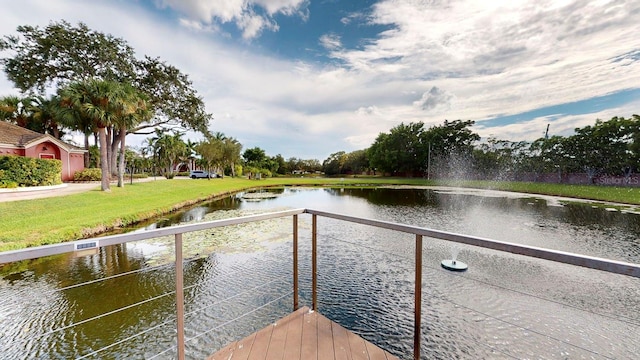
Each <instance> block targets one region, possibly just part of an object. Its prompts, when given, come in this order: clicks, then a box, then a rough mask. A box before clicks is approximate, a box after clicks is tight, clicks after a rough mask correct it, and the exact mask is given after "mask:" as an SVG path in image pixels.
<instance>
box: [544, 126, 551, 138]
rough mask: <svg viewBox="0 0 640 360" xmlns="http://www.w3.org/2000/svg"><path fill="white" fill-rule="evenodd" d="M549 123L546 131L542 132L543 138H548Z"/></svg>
mask: <svg viewBox="0 0 640 360" xmlns="http://www.w3.org/2000/svg"><path fill="white" fill-rule="evenodd" d="M549 125H551V124H547V131H545V132H544V139H545V140H549Z"/></svg>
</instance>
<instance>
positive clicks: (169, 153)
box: [149, 129, 187, 178]
mask: <svg viewBox="0 0 640 360" xmlns="http://www.w3.org/2000/svg"><path fill="white" fill-rule="evenodd" d="M155 132H156V136H155V137H153V138H151V139H149V145H150V146H151V147H152V149H153V154H154V157H155V158H156V159H157V160H158V162H159V163H160V164H162V165H163V166H164V167H165V177H167V178H170V177H173V168H174V165H175V163H176V162H177V161H178V160H179V159H180V157H181V156H183V155H184V154H185V153H186V151H187V145H186V144H185V143H184V141H182V135H183V134H182V133H180V132H174V133H173V134H166V133H163V131H162V130H161V129H156V131H155Z"/></svg>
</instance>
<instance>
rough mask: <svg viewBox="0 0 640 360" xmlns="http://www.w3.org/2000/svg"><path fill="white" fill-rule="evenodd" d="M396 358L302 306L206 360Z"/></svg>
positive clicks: (367, 359) (385, 359)
mask: <svg viewBox="0 0 640 360" xmlns="http://www.w3.org/2000/svg"><path fill="white" fill-rule="evenodd" d="M240 359H242V360H276V359H277V360H293V359H305V360H307V359H317V360H359V359H362V360H398V358H397V357H396V356H394V355H391V354H389V353H388V352H386V351H384V350H382V349H380V348H379V347H377V346H375V345H374V344H372V343H370V342H368V341H366V340H364V339H362V338H361V337H359V336H358V335H356V334H354V333H352V332H351V331H349V330H347V329H345V328H343V327H342V326H340V325H338V324H336V323H334V322H333V321H331V320H329V319H327V318H326V317H324V316H322V315H321V314H319V313H318V312H310V311H309V308H308V307H303V308H300V309H298V310H296V311H295V312H293V313H291V314H289V315H287V316H286V317H284V318H282V319H280V320H278V321H277V322H275V323H274V324H271V325H269V326H267V327H265V328H264V329H262V330H260V331H258V332H255V333H253V334H251V335H249V336H247V337H246V338H244V339H242V340H240V341H235V342H233V343H231V344H229V345H227V346H226V347H224V348H223V349H221V350H219V351H218V352H216V353H215V354H213V355H211V356H210V357H209V358H208V360H240Z"/></svg>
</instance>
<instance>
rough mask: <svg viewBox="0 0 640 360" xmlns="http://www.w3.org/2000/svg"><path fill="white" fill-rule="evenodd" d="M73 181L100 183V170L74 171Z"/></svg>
mask: <svg viewBox="0 0 640 360" xmlns="http://www.w3.org/2000/svg"><path fill="white" fill-rule="evenodd" d="M73 180H74V181H100V180H102V170H100V169H96V168H90V169H84V170H82V171H76V173H75V174H73Z"/></svg>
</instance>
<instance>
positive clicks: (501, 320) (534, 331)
mask: <svg viewBox="0 0 640 360" xmlns="http://www.w3.org/2000/svg"><path fill="white" fill-rule="evenodd" d="M322 235H323V236H326V237H328V238H331V239H332V240H335V241H338V242H342V243H347V244H350V245H354V246H357V247H362V248H365V249H368V250H373V251H379V252H382V253H385V254H389V255H393V256H397V257H400V258H407V256H404V255H401V254H397V253H393V252H389V251H386V250H383V249H378V248H374V247H370V246H367V245H364V244H358V243H353V242H350V241H345V240H341V239H338V238H335V237H334V236H332V235H328V234H322ZM423 266H425V267H427V268H430V269H432V270H438V269H439V268H436V267H431V266H426V265H423ZM455 276H459V277H461V278H463V279H468V280H472V281H476V282H480V283H483V284H486V285H490V286H495V287H497V288H500V289H503V290H507V291H511V292H515V293H518V294H521V295H525V296H531V297H534V298H536V299H539V300H543V301H548V302H551V303H555V304H558V305H562V306H566V307H569V308H573V309H576V310H579V311H583V312H586V313H590V314H593V315H597V316H602V317H605V318H609V319H611V320H616V321H620V322H622V323H626V324H628V325H635V326H638V324H635V323H632V322H627V321H625V320H622V319H618V318H614V317H611V316H609V315H606V314H600V313H596V312H592V311H589V310H585V309H580V308H578V307H575V306H573V305H570V304H565V303H562V302H558V301H554V300H550V299H546V298H543V297H539V296H536V295H533V294H528V293H525V292H522V291H518V290H513V289H509V288H506V287H502V286H498V285H494V284H491V283H487V282H484V281H481V280H477V279H474V278H471V277H467V276H462V275H459V274H458V275H455ZM447 302H449V303H451V304H453V305H456V306H460V307H462V308H465V309H467V310H470V311H473V312H475V313H478V314H481V315H484V316H486V317H489V318H492V319H494V320H497V321H499V322H502V323H505V324H508V325H510V326H513V327H516V328H519V329H521V330H525V331H530V332H532V333H535V334H538V335H540V336H543V337H547V338H548V339H552V340H555V341H558V342H560V343H563V344H566V345H569V346H572V347H575V348H578V349H581V350H584V351H586V352H589V353H592V354H595V355H599V356H603V357H605V358H607V359H609V358H610V357H607V356H606V355H602V354H600V353H598V352H597V351H594V350H590V349H587V348H584V347H581V346H579V345H575V344H572V343H569V342H567V341H564V340H562V339H558V338H555V337H553V336H551V335H547V334H544V333H542V332H539V331H536V330H533V329H531V328H526V327H523V326H521V325H517V324H515V323H511V322H509V321H506V320H503V319H500V318H497V317H495V316H492V315H488V314H485V313H483V312H481V311H479V310H476V309H472V308H470V307H467V306H464V305H462V304H458V303H456V302H454V301H452V300H451V299H448V300H447Z"/></svg>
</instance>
